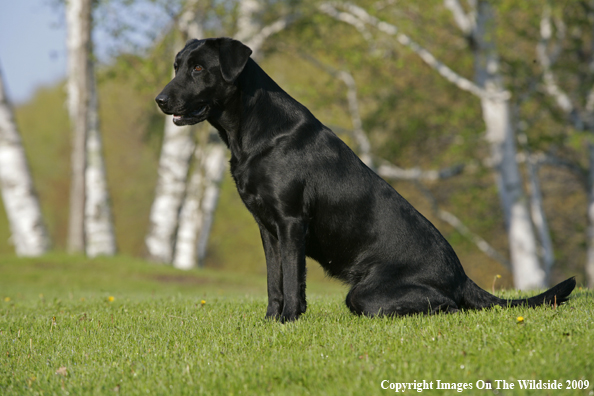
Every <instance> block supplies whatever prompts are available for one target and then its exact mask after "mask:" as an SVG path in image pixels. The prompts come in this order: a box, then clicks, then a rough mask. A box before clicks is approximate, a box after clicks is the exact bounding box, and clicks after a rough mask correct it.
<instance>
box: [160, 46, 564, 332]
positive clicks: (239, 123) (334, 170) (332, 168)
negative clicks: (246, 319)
mask: <svg viewBox="0 0 594 396" xmlns="http://www.w3.org/2000/svg"><path fill="white" fill-rule="evenodd" d="M250 54H251V50H250V49H249V48H247V47H246V46H244V45H243V44H241V43H240V42H238V41H235V40H232V39H229V38H217V39H205V40H191V41H189V42H188V43H187V44H186V47H185V48H184V49H183V50H182V51H181V52H180V53H179V54H178V55H177V56H176V58H175V63H176V76H175V78H174V79H173V80H172V81H171V82H170V83H169V84H168V85H167V86H166V87H165V88H164V89H163V91H162V92H161V93H160V94H159V95H158V96H157V98H156V101H157V103H158V104H159V106H160V107H161V109H162V110H163V112H165V113H167V114H174V115H175V117H174V122H175V123H176V124H177V125H186V124H195V123H197V122H200V121H203V120H207V121H208V122H210V123H211V124H212V125H213V126H214V127H215V128H216V129H217V130H218V131H219V133H220V136H221V138H222V139H223V141H224V142H225V143H226V144H227V146H228V147H229V148H230V149H231V174H232V175H233V178H234V179H235V183H236V185H237V190H238V191H239V195H240V196H241V199H242V200H243V202H244V203H245V205H246V207H247V208H248V209H249V210H250V212H251V213H252V214H253V216H254V218H255V219H256V222H257V223H258V226H259V227H260V234H261V237H262V243H263V245H264V252H265V254H266V267H267V275H268V309H267V311H266V316H267V317H274V318H279V319H280V320H282V321H290V320H295V319H297V318H298V317H299V316H300V315H301V314H302V313H304V312H305V309H306V301H305V256H309V257H312V258H313V259H315V260H316V261H318V262H319V263H320V264H321V265H322V267H323V268H324V269H325V270H326V272H327V273H328V274H330V275H332V276H334V277H337V278H339V279H341V280H342V281H344V282H346V283H348V284H350V285H351V286H352V287H351V290H350V292H349V293H348V295H347V298H346V304H347V306H348V307H349V308H350V310H351V311H352V312H354V313H356V314H360V315H361V314H363V315H369V316H374V315H378V314H379V315H406V314H414V313H435V312H456V311H457V310H459V309H460V308H473V309H481V308H485V307H491V306H494V305H501V306H508V305H512V306H513V305H527V306H536V305H541V304H554V303H555V296H556V302H557V303H561V302H563V301H565V300H567V297H568V296H569V294H570V293H571V291H572V290H573V288H574V287H575V280H574V279H573V278H571V279H568V280H566V281H565V282H563V283H561V284H559V285H557V286H555V287H553V288H552V289H550V290H549V291H547V292H545V293H543V294H541V295H538V296H536V297H532V298H529V299H527V300H510V301H506V300H502V299H499V298H497V297H495V296H493V295H491V294H489V293H487V292H486V291H484V290H482V289H480V288H479V287H478V286H476V284H475V283H474V282H472V281H471V280H470V279H469V278H468V277H467V276H466V274H465V273H464V270H463V269H462V266H461V265H460V262H459V260H458V257H457V256H456V254H455V253H454V251H453V249H452V247H451V246H450V244H449V243H448V242H447V241H446V240H445V238H444V237H443V236H442V235H441V234H440V233H439V231H437V229H436V228H435V227H434V226H433V225H432V224H431V223H430V222H429V221H428V220H427V219H425V217H423V216H422V215H421V214H420V213H419V212H417V211H416V210H415V209H414V208H413V207H412V206H411V205H410V204H409V203H408V202H407V201H406V200H405V199H404V198H402V197H401V196H400V194H398V193H397V192H396V191H395V190H394V189H393V188H392V187H391V186H390V185H389V184H388V183H386V182H385V181H384V180H382V179H381V178H380V177H379V176H378V175H377V174H375V173H374V172H373V171H372V170H370V169H369V168H368V167H367V166H365V165H364V164H363V163H362V162H361V161H360V160H359V158H358V157H357V156H356V155H355V154H354V153H353V152H352V151H351V150H350V149H349V148H348V147H347V145H346V144H344V143H343V142H342V141H341V140H340V139H339V138H338V137H337V136H336V135H335V134H334V133H333V132H332V131H331V130H329V129H328V128H326V127H325V126H324V125H322V123H321V122H320V121H318V120H317V119H316V118H315V117H314V116H313V115H312V114H311V113H310V112H309V110H307V108H305V107H304V106H303V105H301V104H300V103H298V102H297V101H296V100H295V99H293V98H292V97H290V96H289V95H288V94H287V93H286V92H284V91H283V90H282V89H281V88H280V87H279V86H278V85H277V84H276V83H275V82H274V81H273V80H272V79H271V78H270V77H268V75H267V74H266V73H265V72H264V71H263V70H262V69H261V68H260V67H259V66H258V65H257V64H256V62H254V61H253V60H252V59H251V58H249V56H250ZM197 66H198V67H197Z"/></svg>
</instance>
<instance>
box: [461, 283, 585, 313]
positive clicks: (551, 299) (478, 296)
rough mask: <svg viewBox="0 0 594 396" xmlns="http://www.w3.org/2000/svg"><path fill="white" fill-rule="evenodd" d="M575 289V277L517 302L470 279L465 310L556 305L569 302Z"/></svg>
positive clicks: (466, 291)
mask: <svg viewBox="0 0 594 396" xmlns="http://www.w3.org/2000/svg"><path fill="white" fill-rule="evenodd" d="M574 288H575V277H571V278H569V279H567V280H565V281H563V282H561V283H559V284H558V285H556V286H553V287H552V288H550V289H549V290H547V291H546V292H544V293H541V294H539V295H537V296H534V297H530V298H519V299H517V300H504V299H501V298H499V297H496V296H494V295H492V294H491V293H488V292H486V291H485V290H483V289H481V288H480V287H478V286H477V285H476V283H474V282H473V281H472V280H470V279H468V281H467V282H466V288H465V290H464V302H463V307H464V308H472V309H483V308H488V307H493V306H495V305H499V306H501V307H517V306H526V307H536V306H539V305H556V304H561V303H562V302H565V301H567V299H568V298H569V295H570V294H571V292H572V291H573V289H574Z"/></svg>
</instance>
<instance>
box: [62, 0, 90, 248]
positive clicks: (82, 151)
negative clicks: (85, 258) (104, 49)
mask: <svg viewBox="0 0 594 396" xmlns="http://www.w3.org/2000/svg"><path fill="white" fill-rule="evenodd" d="M66 22H67V25H68V37H67V47H68V84H67V90H68V112H69V115H70V122H71V128H72V141H73V143H72V156H71V168H72V175H71V183H70V218H69V224H68V251H69V252H70V253H82V252H84V248H85V229H84V218H85V168H86V140H87V126H88V123H89V122H88V121H89V112H88V108H89V100H90V97H89V83H90V81H89V79H88V76H89V67H90V65H89V56H88V55H89V53H90V46H91V0H68V1H67V2H66Z"/></svg>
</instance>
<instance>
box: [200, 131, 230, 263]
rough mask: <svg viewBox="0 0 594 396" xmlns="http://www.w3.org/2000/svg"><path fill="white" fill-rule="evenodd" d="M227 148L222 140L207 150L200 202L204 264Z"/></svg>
mask: <svg viewBox="0 0 594 396" xmlns="http://www.w3.org/2000/svg"><path fill="white" fill-rule="evenodd" d="M226 151H227V150H226V148H225V146H224V145H223V144H222V143H221V142H216V143H210V144H208V145H207V147H206V150H205V158H204V176H205V183H204V194H203V197H202V201H201V202H200V209H201V210H202V225H201V228H200V238H199V239H198V264H199V265H200V266H204V258H205V257H206V248H207V246H208V239H209V237H210V230H211V228H212V223H213V220H214V212H215V210H216V208H217V204H218V202H219V192H220V186H221V181H222V180H223V176H224V174H225V167H226V164H227V161H226Z"/></svg>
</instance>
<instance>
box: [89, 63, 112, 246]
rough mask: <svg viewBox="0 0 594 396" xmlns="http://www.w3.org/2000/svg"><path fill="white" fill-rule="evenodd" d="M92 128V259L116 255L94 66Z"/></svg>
mask: <svg viewBox="0 0 594 396" xmlns="http://www.w3.org/2000/svg"><path fill="white" fill-rule="evenodd" d="M89 81H90V84H89V89H90V92H89V96H90V100H89V109H88V110H89V116H88V120H89V129H88V131H87V142H86V143H87V144H86V146H87V161H86V166H87V168H86V172H85V182H86V200H85V242H86V243H85V245H86V253H87V255H88V256H89V257H95V256H99V255H107V256H112V255H114V254H115V253H116V240H115V235H114V227H113V217H112V214H111V205H110V198H109V191H108V189H107V178H106V174H105V164H104V160H103V149H102V148H103V145H102V141H101V133H100V129H99V114H98V101H97V87H96V84H95V77H94V74H93V67H92V66H91V67H89Z"/></svg>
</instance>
